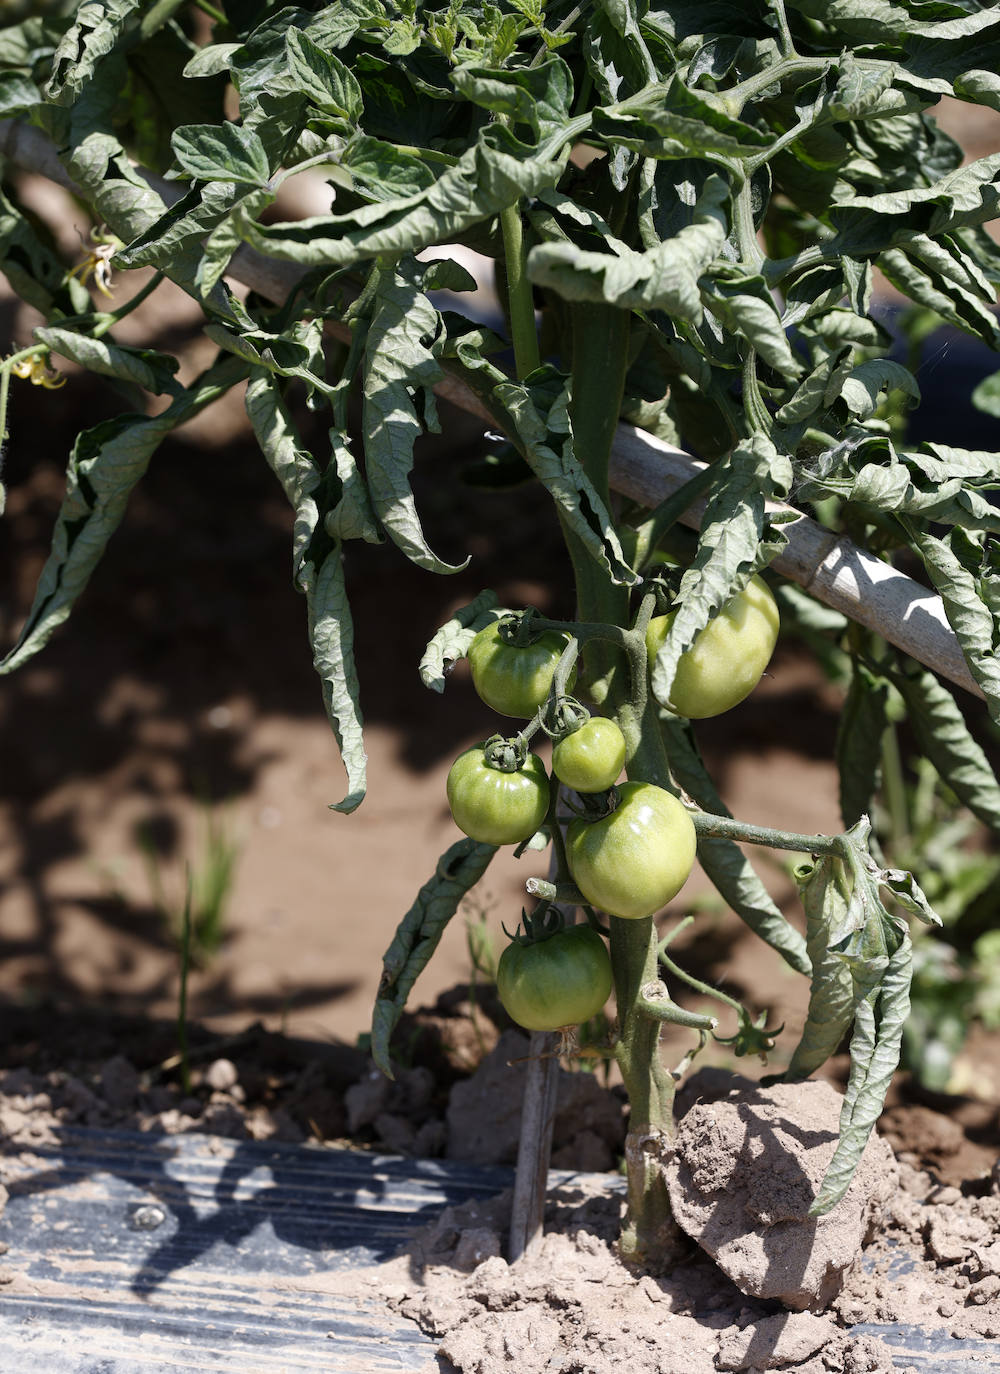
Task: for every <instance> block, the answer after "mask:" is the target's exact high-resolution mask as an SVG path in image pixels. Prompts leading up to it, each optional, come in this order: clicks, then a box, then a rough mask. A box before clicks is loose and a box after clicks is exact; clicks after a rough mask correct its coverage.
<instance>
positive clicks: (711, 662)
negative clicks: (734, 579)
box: [646, 577, 778, 720]
mask: <svg viewBox="0 0 1000 1374" xmlns="http://www.w3.org/2000/svg"><path fill="white" fill-rule="evenodd" d="M674 614H675V612H673V611H671V612H670V614H669V615H657V616H654V617H653V619H652V620H651V621H650V622H649V627H648V629H647V630H646V651H647V653H648V654H649V660H650V665H651V666H652V662H653V660H654V659H655V657H656V653H657V650H658V649H659V648H660V645H661V644H662V643H663V641H664V640H665V639H666V637H667V632H668V630H669V629H670V626H671V624H672V623H673V619H674ZM777 639H778V606H777V603H776V602H775V599H774V597H773V596H772V595H771V589H770V588H769V587H768V585H767V583H766V582H764V581H762V580H761V578H759V577H752V578H751V579H750V581H749V582H748V583H747V585H746V587H744V589H743V591H741V592H738V593H737V594H736V596H734V597H733V598H732V599H731V600H730V601H728V602H727V603H726V605H725V606H723V608H722V610H721V611H720V612H719V614H718V615H717V616H716V617H715V619H714V620H710V621H709V623H708V624H707V625H706V626H705V628H704V629H703V630H702V631H701V633H700V634H699V635H698V636H697V638H696V639H695V641H694V643H693V644H692V645H691V648H690V649H688V651H687V653H685V654H682V655H681V657H680V660H679V662H678V664H677V673H676V676H675V677H674V685H673V687H672V688H671V689H670V703H669V704H670V707H671V709H672V710H674V711H676V712H677V714H678V715H679V716H688V717H689V718H691V719H692V720H703V719H704V718H705V717H707V716H718V715H721V714H722V712H723V711H728V710H730V708H731V707H733V706H737V705H739V703H740V702H741V701H742V700H743V698H744V697H746V696H749V694H750V693H751V692H752V691H753V689H754V688H755V687H756V686H757V683H758V682H759V681H760V679H761V677H762V676H763V673H764V669H765V668H766V667H767V665H768V663H769V661H770V658H771V655H772V653H773V652H774V646H775V644H776V643H777Z"/></svg>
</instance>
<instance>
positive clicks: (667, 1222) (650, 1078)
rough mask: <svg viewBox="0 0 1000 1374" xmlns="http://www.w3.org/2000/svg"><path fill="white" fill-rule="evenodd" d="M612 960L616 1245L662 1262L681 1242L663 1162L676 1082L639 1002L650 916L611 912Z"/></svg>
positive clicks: (651, 964)
mask: <svg viewBox="0 0 1000 1374" xmlns="http://www.w3.org/2000/svg"><path fill="white" fill-rule="evenodd" d="M610 925H611V966H612V969H613V970H614V978H615V996H616V998H617V1000H618V1018H619V1028H618V1043H617V1045H616V1046H615V1062H616V1063H617V1064H618V1068H619V1070H620V1072H621V1075H622V1080H623V1082H624V1084H625V1090H626V1092H627V1093H628V1098H629V1109H630V1115H629V1131H628V1138H627V1139H626V1142H625V1158H626V1164H627V1168H628V1207H627V1211H626V1214H625V1221H624V1223H623V1225H622V1234H621V1240H620V1242H619V1248H620V1252H621V1256H622V1258H623V1259H624V1260H625V1261H626V1262H627V1263H629V1264H638V1265H642V1266H643V1267H645V1268H652V1269H657V1268H662V1267H663V1266H664V1265H665V1264H666V1263H668V1262H669V1261H671V1260H672V1259H673V1258H674V1257H675V1255H676V1254H677V1252H678V1249H679V1246H680V1231H679V1229H678V1226H677V1223H676V1222H675V1221H674V1219H673V1214H672V1212H671V1209H670V1196H669V1194H668V1193H667V1188H666V1182H665V1178H664V1172H663V1165H664V1163H665V1162H666V1159H667V1158H668V1157H669V1154H670V1151H671V1149H672V1141H673V1136H674V1111H673V1107H674V1088H675V1082H674V1079H673V1077H672V1075H671V1074H670V1072H669V1071H668V1070H667V1069H666V1067H665V1066H664V1064H663V1060H662V1059H661V1057H660V1024H661V1022H660V1020H659V1018H657V1017H655V1016H651V1015H649V1014H648V1013H647V1011H646V1010H645V1008H644V1007H643V1001H644V998H643V989H644V988H645V987H647V986H648V985H650V984H656V983H657V982H658V980H659V974H658V962H657V944H658V942H657V935H656V928H655V926H654V924H653V918H652V917H651V916H646V917H644V918H642V919H641V920H638V921H627V920H623V919H622V918H621V917H619V916H612V917H611V919H610Z"/></svg>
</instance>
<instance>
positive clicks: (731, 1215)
mask: <svg viewBox="0 0 1000 1374" xmlns="http://www.w3.org/2000/svg"><path fill="white" fill-rule="evenodd" d="M796 1095H797V1098H798V1101H797V1102H796V1101H795V1097H796ZM838 1108H839V1099H838V1097H837V1095H836V1094H835V1093H834V1091H833V1090H832V1089H831V1088H830V1087H829V1085H827V1084H823V1083H809V1084H804V1085H800V1089H799V1090H798V1091H797V1090H796V1089H793V1088H791V1087H788V1086H786V1087H783V1088H776V1089H770V1090H760V1089H759V1088H757V1086H756V1085H753V1084H748V1083H746V1082H744V1083H743V1084H742V1085H740V1084H738V1085H737V1087H736V1088H735V1089H734V1090H733V1091H731V1092H730V1093H729V1094H728V1096H727V1098H726V1100H725V1101H722V1102H711V1103H703V1104H699V1103H696V1104H695V1106H694V1107H693V1108H692V1109H691V1110H690V1111H689V1113H688V1115H687V1117H686V1118H684V1120H683V1121H682V1123H681V1126H680V1130H679V1134H678V1142H677V1154H676V1156H675V1160H674V1161H673V1163H672V1164H671V1165H670V1166H669V1171H668V1176H669V1180H670V1190H671V1198H672V1202H673V1204H674V1210H675V1213H676V1214H677V1215H678V1217H679V1218H680V1220H681V1223H682V1225H683V1226H684V1228H685V1230H687V1231H688V1232H689V1234H695V1235H697V1236H698V1237H699V1239H700V1243H701V1245H702V1246H705V1245H706V1243H708V1247H709V1248H710V1249H711V1251H712V1254H713V1255H714V1257H715V1259H716V1260H717V1261H718V1264H716V1263H713V1260H712V1258H710V1257H709V1254H708V1253H706V1251H705V1249H702V1248H697V1247H695V1246H694V1245H692V1246H691V1248H690V1251H689V1253H688V1254H687V1255H686V1256H685V1257H684V1259H683V1260H682V1261H681V1262H680V1263H679V1264H677V1265H675V1266H674V1268H673V1269H672V1270H671V1272H670V1273H669V1274H667V1275H665V1276H653V1275H650V1274H636V1273H634V1272H631V1271H630V1270H629V1269H628V1268H627V1267H626V1266H625V1265H623V1264H622V1263H621V1261H620V1260H619V1259H618V1257H617V1255H616V1253H615V1248H614V1241H615V1237H616V1235H617V1233H618V1229H619V1225H620V1219H621V1210H622V1205H623V1204H622V1195H621V1192H620V1191H613V1190H612V1189H611V1188H609V1186H608V1183H607V1181H606V1180H605V1179H602V1178H600V1177H598V1176H595V1175H589V1176H586V1175H581V1176H579V1177H578V1178H576V1179H572V1180H570V1181H567V1182H564V1183H562V1184H561V1185H560V1186H559V1187H557V1188H556V1189H554V1190H553V1191H552V1192H551V1194H550V1198H549V1203H548V1211H547V1215H546V1222H545V1236H544V1239H543V1240H542V1242H541V1244H540V1246H538V1248H536V1249H535V1250H534V1251H533V1252H532V1253H531V1254H529V1255H527V1256H525V1257H523V1258H521V1259H520V1260H518V1261H517V1262H516V1263H514V1264H508V1263H507V1262H506V1261H505V1260H504V1259H503V1258H502V1255H503V1249H504V1244H505V1235H504V1226H505V1218H506V1215H507V1212H508V1210H509V1203H510V1199H509V1197H508V1196H507V1195H501V1196H500V1197H498V1198H496V1199H492V1200H490V1201H488V1202H485V1203H478V1204H468V1205H466V1206H465V1207H463V1208H457V1209H452V1210H449V1211H447V1212H445V1213H444V1214H443V1215H442V1216H441V1217H440V1218H439V1219H438V1220H437V1222H435V1223H434V1224H433V1225H432V1226H430V1227H428V1228H426V1229H425V1230H423V1231H422V1232H421V1233H419V1235H418V1236H417V1237H416V1238H415V1239H414V1241H413V1242H412V1243H411V1244H410V1246H409V1247H408V1249H407V1251H406V1253H405V1254H403V1255H401V1256H399V1257H397V1258H396V1259H395V1260H393V1261H391V1262H390V1263H389V1264H388V1265H383V1266H379V1267H378V1268H377V1269H374V1270H369V1271H365V1272H363V1273H362V1274H361V1275H360V1276H359V1277H358V1279H357V1282H358V1283H359V1285H360V1286H361V1288H362V1290H365V1289H366V1288H367V1290H368V1291H371V1290H372V1289H375V1290H377V1291H378V1292H380V1293H382V1294H384V1296H385V1297H386V1299H387V1300H388V1302H389V1303H390V1305H391V1306H392V1307H393V1308H395V1310H397V1311H398V1312H400V1313H401V1314H402V1315H404V1316H406V1317H408V1318H410V1319H411V1320H413V1321H415V1322H416V1323H417V1324H418V1325H419V1326H420V1327H421V1329H422V1330H423V1331H425V1332H426V1333H427V1334H429V1335H430V1336H432V1337H433V1338H434V1339H435V1340H436V1341H437V1342H438V1347H437V1351H438V1358H439V1364H438V1368H439V1369H445V1370H448V1371H452V1370H458V1371H460V1374H510V1371H512V1370H517V1371H518V1374H613V1371H614V1374H617V1372H618V1371H620V1370H621V1369H622V1368H623V1367H627V1368H628V1370H629V1374H716V1371H719V1370H740V1371H747V1374H758V1371H763V1370H785V1371H789V1372H790V1374H791V1372H793V1371H794V1374H889V1371H896V1374H899V1371H909V1374H920V1371H921V1370H922V1369H924V1368H926V1365H925V1364H917V1363H914V1364H912V1365H907V1363H906V1358H905V1354H903V1353H902V1352H901V1351H900V1349H899V1348H898V1347H897V1348H896V1349H895V1356H896V1361H897V1362H896V1363H894V1360H893V1350H892V1349H891V1348H890V1346H889V1345H887V1344H886V1342H885V1341H883V1340H882V1339H880V1337H879V1336H878V1334H876V1333H875V1332H865V1331H864V1330H863V1329H862V1330H859V1329H858V1328H863V1327H864V1326H865V1325H866V1324H869V1323H871V1324H875V1325H876V1326H877V1325H879V1324H884V1323H902V1324H903V1325H905V1326H908V1327H919V1328H921V1329H922V1330H923V1331H924V1332H925V1333H930V1332H933V1333H935V1335H936V1336H938V1337H939V1338H943V1344H942V1340H939V1341H938V1342H937V1345H938V1346H941V1347H942V1348H943V1349H944V1354H943V1355H942V1356H940V1357H939V1358H940V1360H941V1363H946V1364H947V1367H948V1368H954V1369H955V1370H956V1371H963V1370H975V1369H986V1368H1000V1350H997V1351H991V1350H990V1349H989V1345H988V1344H987V1343H988V1342H991V1341H993V1340H996V1339H997V1338H1000V1239H998V1237H1000V1169H994V1172H993V1177H992V1179H991V1180H990V1179H984V1180H982V1182H981V1183H980V1184H979V1185H977V1186H976V1187H974V1188H972V1189H970V1190H968V1191H963V1190H962V1189H960V1188H957V1187H953V1186H947V1185H940V1184H936V1183H935V1181H934V1179H933V1178H932V1177H931V1175H930V1174H928V1173H926V1172H924V1171H923V1170H920V1169H917V1168H914V1167H913V1166H912V1165H911V1164H909V1163H907V1162H905V1160H904V1161H903V1162H899V1161H898V1160H897V1159H896V1158H895V1156H894V1155H893V1153H892V1151H891V1150H890V1148H889V1146H888V1145H887V1144H886V1142H885V1141H884V1140H882V1139H880V1138H879V1137H877V1136H873V1137H872V1140H871V1141H870V1142H869V1147H868V1150H867V1151H866V1156H865V1159H864V1161H863V1163H862V1167H861V1168H859V1171H858V1175H857V1176H856V1182H855V1184H854V1185H852V1188H851V1190H850V1192H849V1193H848V1196H847V1198H846V1199H845V1200H844V1202H843V1203H842V1204H841V1205H840V1206H839V1207H838V1208H837V1209H835V1211H834V1212H833V1213H831V1214H830V1215H829V1217H827V1218H824V1219H823V1220H822V1221H820V1222H819V1223H816V1222H815V1221H807V1220H805V1219H804V1212H805V1210H806V1209H807V1208H808V1205H809V1201H810V1200H811V1196H812V1188H813V1187H814V1185H815V1183H816V1182H818V1178H819V1176H821V1173H822V1170H823V1168H824V1167H825V1162H826V1160H827V1159H828V1158H829V1155H830V1153H831V1152H832V1149H833V1139H834V1132H833V1131H832V1130H831V1129H830V1124H831V1121H832V1122H834V1123H835V1121H836V1112H837V1110H838ZM699 1109H701V1110H699ZM709 1125H711V1129H708V1127H709ZM687 1152H690V1154H689V1155H688V1153H687ZM692 1165H694V1167H692ZM720 1204H721V1205H720ZM706 1217H710V1218H711V1223H712V1224H711V1226H708V1227H706V1225H705V1218H706ZM706 1231H707V1232H709V1233H710V1234H706ZM775 1255H777V1256H778V1257H779V1261H778V1262H775V1258H774V1257H775ZM719 1265H721V1266H722V1267H721V1268H720V1267H718V1266H719ZM724 1269H726V1270H728V1271H729V1273H732V1274H733V1275H734V1276H735V1277H736V1278H737V1279H738V1281H739V1284H740V1287H737V1286H736V1284H735V1283H734V1282H733V1281H732V1279H731V1278H729V1277H727V1274H726V1273H725V1272H723V1270H724ZM789 1271H791V1272H792V1273H794V1275H795V1281H794V1282H792V1283H789V1282H788V1281H787V1273H788V1272H789ZM775 1274H777V1275H778V1278H777V1279H775V1277H774V1275H775ZM741 1290H742V1291H741ZM748 1293H753V1294H755V1295H756V1296H748ZM807 1307H811V1308H812V1309H813V1310H804V1309H806V1308H807ZM796 1308H797V1309H800V1310H790V1309H796ZM952 1337H954V1338H958V1339H962V1338H966V1339H969V1338H971V1339H973V1340H975V1341H976V1342H977V1347H976V1348H975V1349H971V1350H970V1349H969V1348H968V1347H961V1348H957V1349H955V1350H954V1351H953V1352H948V1351H947V1343H948V1338H952ZM904 1350H905V1347H904ZM940 1367H941V1364H936V1365H935V1369H937V1368H940Z"/></svg>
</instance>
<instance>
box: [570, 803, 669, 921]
mask: <svg viewBox="0 0 1000 1374" xmlns="http://www.w3.org/2000/svg"><path fill="white" fill-rule="evenodd" d="M618 798H619V800H618V806H617V808H616V809H615V810H614V811H612V812H611V814H610V815H609V816H604V817H603V818H602V819H601V820H599V821H587V820H584V819H582V818H577V819H576V820H575V821H571V822H570V824H569V828H568V830H567V831H566V858H567V860H568V862H569V871H570V873H571V874H572V877H573V881H574V882H575V883H576V885H577V887H578V888H579V889H580V891H581V892H582V893H583V895H584V897H586V899H587V901H588V902H590V903H591V904H592V905H593V906H596V907H600V908H601V910H602V911H607V912H608V913H609V914H610V915H612V916H625V917H628V918H630V919H637V918H638V917H640V916H651V915H652V914H653V912H654V911H659V909H660V907H662V906H666V904H667V902H669V901H670V900H671V898H672V897H676V896H677V894H678V892H680V890H681V888H682V887H683V886H684V884H685V882H687V878H688V874H689V873H690V872H691V868H692V865H693V864H694V858H695V843H696V837H695V831H694V824H693V822H692V820H691V817H690V816H689V815H688V813H687V811H686V810H685V809H684V806H683V804H682V803H681V802H679V801H678V800H677V798H676V797H675V796H673V795H672V794H671V793H670V792H666V791H665V790H664V789H663V788H662V787H656V786H655V785H654V784H653V783H651V782H625V783H622V785H621V786H620V787H619V789H618Z"/></svg>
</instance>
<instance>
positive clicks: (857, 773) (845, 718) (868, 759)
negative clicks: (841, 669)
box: [836, 662, 889, 826]
mask: <svg viewBox="0 0 1000 1374" xmlns="http://www.w3.org/2000/svg"><path fill="white" fill-rule="evenodd" d="M888 696H889V687H888V683H887V682H886V681H885V679H883V678H878V677H876V676H875V675H874V674H873V673H871V672H869V670H868V669H867V668H866V667H865V666H864V664H863V663H857V662H855V663H854V664H853V671H852V674H851V685H850V687H849V688H848V692H847V699H846V701H845V702H844V705H843V707H842V709H841V712H840V715H839V717H838V720H837V749H836V756H837V773H838V776H839V780H840V814H841V817H842V819H843V822H844V825H845V826H851V825H854V823H855V822H856V821H858V820H860V819H861V817H862V816H866V815H870V814H871V806H872V798H873V797H874V795H875V792H876V789H877V788H878V782H879V775H880V772H881V767H882V739H883V737H884V735H885V730H886V725H887V723H888V718H887V716H886V705H887V702H888Z"/></svg>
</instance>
